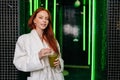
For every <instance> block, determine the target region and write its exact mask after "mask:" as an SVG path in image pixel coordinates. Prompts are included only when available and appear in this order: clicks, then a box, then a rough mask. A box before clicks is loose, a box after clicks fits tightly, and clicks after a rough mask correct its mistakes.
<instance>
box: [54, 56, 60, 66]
mask: <svg viewBox="0 0 120 80" xmlns="http://www.w3.org/2000/svg"><path fill="white" fill-rule="evenodd" d="M54 66H55V67H60V60H59V58H57V59H55V61H54Z"/></svg>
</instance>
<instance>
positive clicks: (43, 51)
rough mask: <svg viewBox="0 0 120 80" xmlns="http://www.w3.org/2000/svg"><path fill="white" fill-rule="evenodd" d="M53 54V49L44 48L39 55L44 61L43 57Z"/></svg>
mask: <svg viewBox="0 0 120 80" xmlns="http://www.w3.org/2000/svg"><path fill="white" fill-rule="evenodd" d="M51 52H52V49H50V48H43V49H41V50H40V52H39V53H38V55H39V58H40V59H42V58H43V57H46V56H48V55H49V54H50V53H51Z"/></svg>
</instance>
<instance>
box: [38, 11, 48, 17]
mask: <svg viewBox="0 0 120 80" xmlns="http://www.w3.org/2000/svg"><path fill="white" fill-rule="evenodd" d="M37 16H46V17H49V15H48V13H47V12H46V11H40V12H38V13H37Z"/></svg>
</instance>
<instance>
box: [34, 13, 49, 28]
mask: <svg viewBox="0 0 120 80" xmlns="http://www.w3.org/2000/svg"><path fill="white" fill-rule="evenodd" d="M34 23H35V26H36V29H39V30H44V29H45V28H46V27H47V25H48V23H49V16H48V13H47V12H46V11H40V12H38V13H37V15H36V17H35V19H34Z"/></svg>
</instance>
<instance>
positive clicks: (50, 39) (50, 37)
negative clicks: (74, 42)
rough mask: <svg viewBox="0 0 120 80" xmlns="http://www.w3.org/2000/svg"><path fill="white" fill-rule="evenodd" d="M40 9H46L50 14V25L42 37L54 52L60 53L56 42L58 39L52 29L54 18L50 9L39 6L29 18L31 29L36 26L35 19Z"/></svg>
mask: <svg viewBox="0 0 120 80" xmlns="http://www.w3.org/2000/svg"><path fill="white" fill-rule="evenodd" d="M40 11H46V12H47V13H48V16H49V23H48V26H47V27H46V29H45V30H44V32H43V35H42V38H43V40H45V41H46V42H47V43H48V45H49V47H51V48H52V49H53V50H54V52H56V53H58V54H59V50H58V46H57V42H56V39H55V37H54V33H53V30H52V20H51V14H50V12H49V11H48V10H46V9H45V8H43V7H40V8H38V9H37V10H36V11H35V12H34V13H33V15H32V16H31V17H30V19H29V20H28V26H29V27H30V28H31V29H35V28H36V26H35V24H34V22H33V20H34V19H35V17H36V15H37V13H38V12H40Z"/></svg>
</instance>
